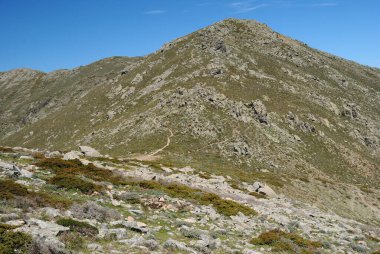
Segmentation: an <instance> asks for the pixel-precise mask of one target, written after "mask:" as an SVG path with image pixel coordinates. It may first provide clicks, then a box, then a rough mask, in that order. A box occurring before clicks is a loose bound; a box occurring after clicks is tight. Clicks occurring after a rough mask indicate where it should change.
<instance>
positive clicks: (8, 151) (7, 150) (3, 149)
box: [0, 146, 14, 153]
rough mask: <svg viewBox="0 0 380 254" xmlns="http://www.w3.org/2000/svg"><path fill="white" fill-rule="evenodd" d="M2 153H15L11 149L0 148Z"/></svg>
mask: <svg viewBox="0 0 380 254" xmlns="http://www.w3.org/2000/svg"><path fill="white" fill-rule="evenodd" d="M0 152H2V153H13V152H14V150H13V149H12V148H10V147H4V146H0Z"/></svg>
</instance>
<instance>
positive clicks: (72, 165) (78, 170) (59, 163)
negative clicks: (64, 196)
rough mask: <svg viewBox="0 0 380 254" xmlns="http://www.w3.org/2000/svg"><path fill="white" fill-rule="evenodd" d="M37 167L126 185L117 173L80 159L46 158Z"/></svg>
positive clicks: (57, 172)
mask: <svg viewBox="0 0 380 254" xmlns="http://www.w3.org/2000/svg"><path fill="white" fill-rule="evenodd" d="M35 165H36V166H38V167H41V168H44V169H46V170H49V171H51V172H53V173H56V174H67V175H77V176H84V177H87V178H89V179H91V180H94V181H105V182H110V183H112V184H123V183H124V179H123V178H122V177H121V176H120V175H118V174H116V173H115V172H112V171H111V170H107V169H102V168H98V167H96V166H95V165H94V164H92V163H89V164H88V165H84V164H82V162H81V161H80V160H78V159H75V160H67V161H66V160H63V159H60V158H45V159H42V160H40V161H38V162H37V163H35Z"/></svg>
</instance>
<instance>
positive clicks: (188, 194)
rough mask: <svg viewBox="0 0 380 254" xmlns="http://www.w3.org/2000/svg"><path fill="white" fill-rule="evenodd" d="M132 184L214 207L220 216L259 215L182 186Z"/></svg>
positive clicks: (216, 197)
mask: <svg viewBox="0 0 380 254" xmlns="http://www.w3.org/2000/svg"><path fill="white" fill-rule="evenodd" d="M130 184H133V185H138V186H140V187H141V188H144V189H154V190H160V191H163V192H165V193H167V194H168V195H169V196H172V197H177V198H184V199H193V200H195V201H197V202H199V203H200V204H201V205H212V206H213V207H214V208H215V209H216V210H217V211H218V212H219V213H220V214H223V215H226V216H231V215H237V214H238V213H239V212H241V213H243V214H245V215H256V214H257V213H256V211H255V210H253V209H252V208H250V207H247V206H244V205H241V204H239V203H237V202H235V201H232V200H225V199H222V198H221V197H219V196H218V195H216V194H213V193H208V192H204V191H202V190H199V189H193V188H190V187H188V186H185V185H182V184H177V183H168V184H164V183H161V182H158V181H153V180H150V181H139V182H131V183H130Z"/></svg>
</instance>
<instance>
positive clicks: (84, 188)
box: [49, 174, 103, 194]
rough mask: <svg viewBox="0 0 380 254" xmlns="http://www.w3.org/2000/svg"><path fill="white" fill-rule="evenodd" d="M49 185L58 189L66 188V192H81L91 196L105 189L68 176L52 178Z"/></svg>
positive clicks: (62, 175)
mask: <svg viewBox="0 0 380 254" xmlns="http://www.w3.org/2000/svg"><path fill="white" fill-rule="evenodd" d="M49 183H51V184H54V185H56V186H57V187H58V188H64V189H66V190H79V191H81V192H83V193H85V194H91V193H94V192H95V191H98V192H99V191H101V190H102V189H103V187H102V186H100V185H97V184H94V183H91V182H89V181H85V180H83V179H81V178H79V177H77V176H72V175H68V174H58V175H56V176H54V177H52V178H50V179H49Z"/></svg>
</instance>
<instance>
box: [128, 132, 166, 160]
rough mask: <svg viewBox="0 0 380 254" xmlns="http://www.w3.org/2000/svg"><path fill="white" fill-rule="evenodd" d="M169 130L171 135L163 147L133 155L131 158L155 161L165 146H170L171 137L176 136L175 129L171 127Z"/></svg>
mask: <svg viewBox="0 0 380 254" xmlns="http://www.w3.org/2000/svg"><path fill="white" fill-rule="evenodd" d="M168 130H169V132H170V135H169V136H168V137H167V140H166V144H165V145H164V146H163V147H161V148H158V149H157V150H154V151H153V152H151V153H150V154H140V155H135V156H133V157H131V159H136V160H140V161H154V160H157V159H159V158H160V156H159V155H158V154H159V153H161V152H162V151H163V150H164V149H165V148H167V147H168V146H170V142H171V138H172V137H173V136H174V134H173V131H172V130H171V129H168Z"/></svg>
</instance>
